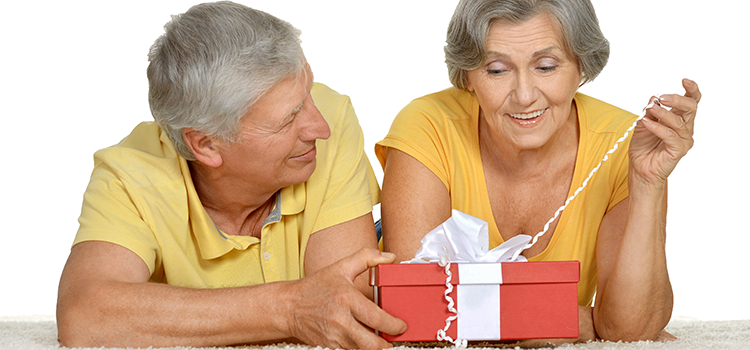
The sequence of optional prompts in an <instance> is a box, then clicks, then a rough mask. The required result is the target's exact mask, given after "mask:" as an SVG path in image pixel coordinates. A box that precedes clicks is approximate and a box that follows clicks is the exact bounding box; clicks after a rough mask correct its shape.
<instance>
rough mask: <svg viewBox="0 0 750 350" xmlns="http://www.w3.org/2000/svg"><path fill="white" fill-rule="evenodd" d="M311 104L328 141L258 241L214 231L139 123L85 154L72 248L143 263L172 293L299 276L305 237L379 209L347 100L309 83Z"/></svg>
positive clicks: (173, 161) (186, 181) (167, 155)
mask: <svg viewBox="0 0 750 350" xmlns="http://www.w3.org/2000/svg"><path fill="white" fill-rule="evenodd" d="M312 96H313V99H314V100H315V105H316V106H317V107H318V109H319V110H320V112H321V114H322V115H323V116H324V117H325V119H326V121H327V122H328V124H329V126H330V128H331V136H330V138H328V140H318V141H317V167H316V169H315V171H314V172H313V174H312V175H311V176H310V178H309V179H308V180H307V181H306V182H305V183H302V184H298V185H293V186H289V187H286V188H283V189H281V190H280V191H279V192H278V193H277V196H276V205H275V207H274V209H273V211H272V213H271V214H270V215H269V216H268V219H267V220H266V222H265V223H264V225H263V229H262V233H261V238H260V239H258V238H255V237H247V236H232V235H227V234H224V233H223V232H220V231H219V230H218V228H217V227H216V225H215V224H214V223H213V221H212V220H211V218H210V217H209V215H208V214H207V213H206V211H205V210H204V208H203V206H202V205H201V202H200V199H199V198H198V195H197V193H196V191H195V187H194V186H193V182H192V179H191V177H190V170H189V168H188V163H187V161H186V160H185V159H184V158H182V157H180V156H178V155H177V153H176V152H175V149H174V146H173V144H172V142H171V141H170V140H169V139H168V138H167V136H166V134H165V133H164V132H162V131H161V129H160V128H159V127H158V126H157V125H156V123H153V122H144V123H141V124H140V125H138V126H137V127H136V128H135V129H134V130H133V132H132V133H131V134H130V135H129V136H128V137H126V138H125V139H124V140H123V141H122V142H120V143H119V144H117V145H115V146H112V147H109V148H105V149H102V150H100V151H98V152H96V154H95V155H94V161H95V166H94V171H93V173H92V175H91V181H90V183H89V185H88V188H87V189H86V193H85V194H84V201H83V208H82V211H81V217H80V218H79V223H80V228H79V229H78V234H77V235H76V238H75V243H79V242H83V241H92V240H94V241H107V242H112V243H115V244H118V245H121V246H123V247H125V248H128V249H130V250H131V251H133V252H135V253H136V254H137V255H138V256H140V257H141V258H142V259H143V261H144V262H145V263H146V264H147V265H148V268H149V270H150V271H151V279H150V280H151V281H152V282H161V283H168V284H170V285H176V286H183V287H191V288H222V287H234V286H247V285H254V284H260V283H266V282H273V281H281V280H293V279H298V278H301V277H304V275H305V271H304V260H305V247H306V245H307V242H308V239H309V237H310V235H311V234H313V233H315V232H317V231H320V230H322V229H325V228H327V227H331V226H334V225H336V224H339V223H342V222H345V221H349V220H352V219H355V218H357V217H360V216H362V215H365V214H367V213H369V212H371V211H372V207H373V205H374V204H376V203H378V202H379V201H380V189H379V187H378V183H377V179H376V178H375V174H374V173H373V171H372V168H371V166H370V162H369V160H368V159H367V156H366V155H365V153H364V136H363V135H362V130H361V128H360V126H359V123H358V121H357V117H356V115H355V114H354V109H353V107H352V105H351V102H350V100H349V98H348V97H346V96H343V95H339V94H338V93H336V92H334V91H333V90H331V89H330V88H328V87H327V86H325V85H322V84H315V86H314V87H313V89H312ZM75 243H74V244H75Z"/></svg>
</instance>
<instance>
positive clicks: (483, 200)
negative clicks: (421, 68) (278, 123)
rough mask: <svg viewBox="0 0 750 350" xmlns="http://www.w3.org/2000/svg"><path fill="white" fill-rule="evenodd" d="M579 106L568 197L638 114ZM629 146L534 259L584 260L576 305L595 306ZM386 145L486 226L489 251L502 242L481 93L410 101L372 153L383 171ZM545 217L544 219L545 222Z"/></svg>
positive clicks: (581, 102)
mask: <svg viewBox="0 0 750 350" xmlns="http://www.w3.org/2000/svg"><path fill="white" fill-rule="evenodd" d="M574 102H575V105H576V108H577V110H578V126H579V129H580V138H579V142H578V155H577V157H576V163H575V170H574V174H573V182H572V183H571V185H570V190H569V191H570V192H569V193H568V197H570V196H572V195H573V193H574V192H575V191H576V190H577V189H578V187H579V186H581V184H582V183H583V180H584V179H586V177H588V175H589V173H590V172H591V169H593V168H594V167H596V166H597V164H598V163H599V161H601V160H602V158H603V157H604V155H605V154H606V153H607V151H609V150H610V149H611V148H612V146H613V145H614V144H615V141H617V140H618V139H619V138H620V137H622V135H623V134H624V133H625V130H627V129H628V128H629V127H630V126H631V125H632V124H633V121H634V120H635V119H636V117H637V116H636V115H634V114H632V113H629V112H627V111H624V110H622V109H619V108H617V107H614V106H612V105H609V104H607V103H604V102H602V101H599V100H597V99H595V98H592V97H589V96H586V95H584V94H581V93H577V94H576V95H575V97H574ZM632 135H633V133H632V132H631V133H630V136H632ZM629 145H630V138H628V139H626V140H625V141H623V142H622V143H621V144H620V145H619V149H618V150H617V151H616V152H614V153H613V154H612V155H610V157H609V160H608V161H606V162H604V163H602V167H601V168H600V169H599V170H598V171H597V172H596V174H595V175H594V177H593V178H592V179H591V181H590V182H589V183H588V185H587V186H586V189H584V190H583V191H582V192H581V193H580V194H579V195H578V196H577V197H576V199H575V200H573V201H572V202H571V203H570V204H569V205H568V207H567V208H566V209H565V210H564V211H563V212H562V214H561V216H560V221H559V222H558V224H557V228H556V229H555V231H554V232H548V233H547V235H550V234H551V235H552V240H551V241H550V243H549V245H548V246H547V248H546V249H545V250H544V251H543V252H542V253H540V254H539V255H537V256H534V257H530V258H529V261H561V260H578V261H580V262H581V279H580V282H579V283H578V303H579V305H591V302H592V300H593V296H594V292H595V291H596V276H597V269H596V238H597V234H598V232H599V226H601V222H602V219H603V218H604V215H605V214H606V213H607V212H608V211H609V210H610V209H612V207H614V206H615V205H616V204H617V203H619V202H621V201H622V200H623V199H625V198H627V197H628V195H629V191H628V165H629V161H628V147H629ZM387 147H392V148H396V149H399V150H401V151H403V152H405V153H407V154H409V155H411V156H412V157H414V158H415V159H417V160H418V161H419V162H421V163H422V164H424V165H425V166H426V167H427V168H429V169H430V170H431V171H432V172H433V173H434V174H435V175H436V176H437V177H438V178H439V179H440V180H441V181H442V182H443V184H445V187H446V188H447V189H448V192H449V194H450V197H451V208H452V209H458V210H460V211H462V212H464V213H467V214H469V215H472V216H475V217H478V218H480V219H482V220H484V221H486V222H487V223H488V226H489V240H490V241H489V248H490V249H492V248H494V247H496V246H498V245H500V244H502V243H503V241H504V240H503V238H502V236H501V235H500V230H499V228H498V227H499V226H498V223H496V222H495V217H494V215H493V212H492V206H490V199H489V195H488V193H487V183H486V180H485V178H484V168H483V165H482V155H481V153H480V151H479V102H478V101H477V98H476V95H474V94H473V93H470V92H466V91H461V90H458V89H456V88H449V89H446V90H443V91H440V92H437V93H434V94H431V95H427V96H424V97H421V98H418V99H416V100H414V101H412V102H411V103H410V104H409V105H407V106H406V107H405V108H404V109H403V110H402V111H401V112H400V113H399V114H398V116H396V118H395V120H394V121H393V125H392V126H391V129H390V131H389V132H388V135H387V136H386V137H385V139H383V140H382V141H380V142H378V143H377V144H376V145H375V154H376V156H377V157H378V159H379V160H380V163H381V165H383V166H385V161H386V157H387V153H386V152H385V149H386V148H387ZM547 219H548V217H546V216H545V217H544V220H547ZM500 224H502V223H500ZM425 233H427V232H425ZM532 234H536V232H532Z"/></svg>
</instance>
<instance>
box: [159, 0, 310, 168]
mask: <svg viewBox="0 0 750 350" xmlns="http://www.w3.org/2000/svg"><path fill="white" fill-rule="evenodd" d="M164 30H165V33H164V34H163V35H162V36H161V37H159V38H158V39H157V40H156V42H154V45H153V46H152V47H151V50H150V52H149V55H148V58H149V62H150V63H149V66H148V70H147V75H148V80H149V93H148V99H149V104H150V106H151V114H153V116H154V120H156V122H157V123H158V124H159V126H160V127H161V128H162V129H163V130H164V131H165V132H166V134H167V135H168V136H169V138H170V139H171V140H172V142H173V143H174V145H175V148H176V149H177V152H178V154H179V155H180V156H182V157H184V158H185V159H188V160H195V156H194V155H193V153H192V152H191V151H190V148H189V147H188V146H187V144H186V143H185V140H184V139H183V136H182V131H183V129H185V128H192V129H195V130H198V131H201V132H203V133H204V134H206V135H212V136H216V137H218V138H220V139H221V140H224V141H226V142H235V141H236V140H237V138H238V134H239V127H240V121H241V120H242V117H243V116H244V115H246V114H247V112H248V111H249V110H250V108H251V106H252V105H253V104H254V103H255V102H256V101H257V100H258V99H259V98H260V97H261V96H263V94H265V93H266V92H267V91H268V90H270V89H271V88H272V87H273V86H274V85H276V84H277V83H278V82H280V81H282V80H284V79H285V78H288V77H290V76H295V75H296V74H301V73H302V71H303V69H304V62H305V58H304V54H303V53H302V48H301V46H300V39H299V34H300V32H299V30H297V29H296V28H294V27H293V26H292V25H291V24H289V23H287V22H285V21H282V20H280V19H278V18H276V17H274V16H271V15H269V14H267V13H265V12H262V11H258V10H254V9H251V8H249V7H246V6H243V5H239V4H235V3H232V2H228V1H223V2H216V3H206V4H200V5H196V6H193V7H192V8H190V9H189V10H188V11H187V12H185V13H184V14H181V15H177V16H172V20H171V21H170V22H169V23H167V24H166V25H165V26H164Z"/></svg>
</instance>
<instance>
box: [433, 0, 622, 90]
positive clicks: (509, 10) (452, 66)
mask: <svg viewBox="0 0 750 350" xmlns="http://www.w3.org/2000/svg"><path fill="white" fill-rule="evenodd" d="M544 13H546V14H549V15H551V16H552V17H553V18H554V19H556V20H557V22H558V24H559V27H560V30H561V31H562V36H563V38H564V41H565V43H564V44H565V45H566V46H567V47H565V48H563V49H566V50H569V52H570V53H572V54H573V55H574V57H575V58H576V59H577V60H578V67H579V69H580V70H581V74H582V76H583V78H582V81H581V85H583V84H585V83H587V82H589V81H592V80H594V78H596V76H597V75H599V73H600V72H601V71H602V69H604V66H605V65H607V60H608V59H609V41H607V39H606V38H604V35H603V34H602V31H601V29H600V28H599V20H598V19H597V18H596V13H595V12H594V6H593V5H592V4H591V1H589V0H461V1H460V2H459V4H458V6H457V7H456V11H455V12H454V13H453V18H451V21H450V24H449V25H448V35H447V38H446V45H445V63H446V64H447V65H448V75H449V77H450V81H451V83H452V84H453V86H455V87H457V88H459V89H462V90H467V86H466V83H467V82H466V73H467V71H470V70H473V69H476V68H478V67H479V66H480V65H481V64H482V63H483V62H484V60H485V58H486V55H487V52H486V47H485V46H486V40H487V33H488V32H489V30H490V27H491V26H492V23H494V22H495V21H508V22H510V23H517V24H520V23H523V22H525V21H528V20H530V19H531V18H533V17H534V16H536V15H538V14H544Z"/></svg>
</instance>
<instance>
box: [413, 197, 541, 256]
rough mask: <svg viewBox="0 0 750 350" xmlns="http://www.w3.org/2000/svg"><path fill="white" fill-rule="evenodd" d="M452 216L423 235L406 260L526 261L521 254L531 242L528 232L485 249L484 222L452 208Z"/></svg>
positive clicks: (486, 236)
mask: <svg viewBox="0 0 750 350" xmlns="http://www.w3.org/2000/svg"><path fill="white" fill-rule="evenodd" d="M452 214H453V215H452V216H451V217H450V218H448V220H446V221H445V222H444V223H442V224H440V226H438V227H436V228H435V229H433V230H432V231H430V232H429V233H427V234H426V235H425V236H424V238H422V240H421V242H422V247H421V248H419V250H418V251H417V253H416V255H415V256H414V259H412V260H411V261H409V262H407V263H410V264H414V263H428V262H433V263H434V262H439V261H440V260H441V259H443V260H445V259H446V258H447V259H448V261H450V262H473V263H476V262H483V263H487V262H493V263H494V262H510V261H526V258H525V257H524V256H523V255H518V257H517V258H516V259H515V260H514V259H513V256H514V255H517V253H518V254H520V253H521V251H523V250H524V249H525V247H526V245H527V244H528V243H529V241H531V236H529V235H518V236H515V237H513V238H511V239H509V240H507V241H505V242H504V243H503V244H501V245H499V246H497V247H495V249H492V250H490V251H488V246H489V241H490V236H489V231H488V229H487V222H485V221H484V220H482V219H478V218H475V217H473V216H471V215H469V214H464V213H462V212H460V211H458V210H456V209H453V212H452Z"/></svg>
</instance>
